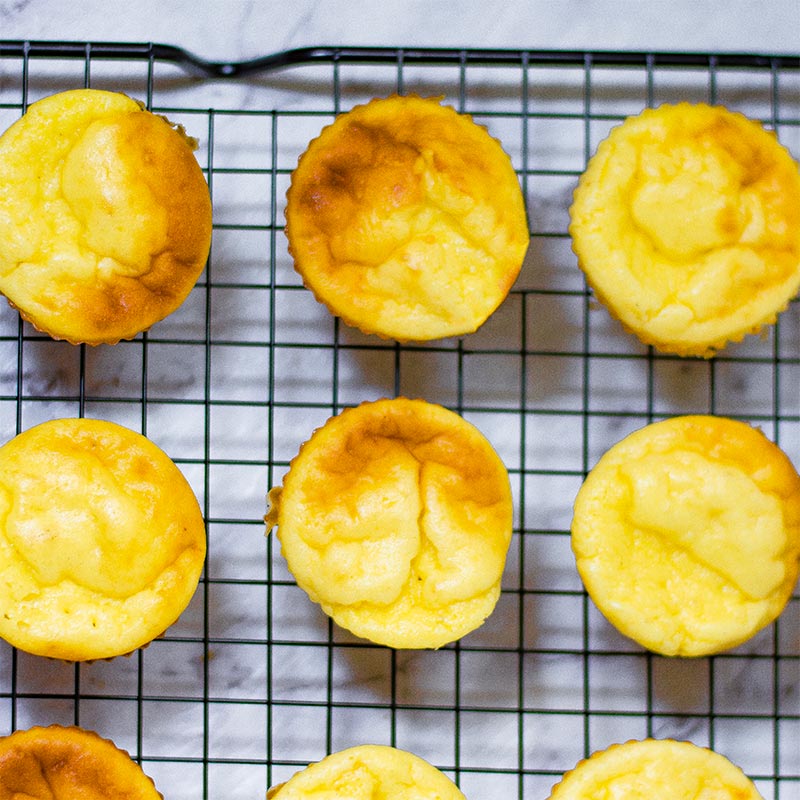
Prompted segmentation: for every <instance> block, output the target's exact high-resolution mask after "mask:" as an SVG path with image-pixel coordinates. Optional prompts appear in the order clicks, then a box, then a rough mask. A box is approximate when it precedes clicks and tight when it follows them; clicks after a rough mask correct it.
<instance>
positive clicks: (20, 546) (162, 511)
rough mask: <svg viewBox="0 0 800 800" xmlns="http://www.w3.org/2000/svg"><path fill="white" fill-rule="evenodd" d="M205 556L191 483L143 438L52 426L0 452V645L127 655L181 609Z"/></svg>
mask: <svg viewBox="0 0 800 800" xmlns="http://www.w3.org/2000/svg"><path fill="white" fill-rule="evenodd" d="M205 549H206V539H205V527H204V524H203V517H202V514H201V512H200V507H199V505H198V503H197V499H196V498H195V496H194V494H193V492H192V490H191V488H190V487H189V484H188V483H187V482H186V479H185V478H184V477H183V475H182V474H181V472H180V470H179V469H178V468H177V466H176V465H175V464H174V463H173V462H172V461H171V460H170V459H169V457H168V456H167V455H166V454H165V453H164V452H163V451H162V450H160V449H159V448H158V447H157V446H156V445H155V444H153V443H152V442H150V441H149V440H148V439H146V438H145V437H144V436H142V435H141V434H138V433H135V432H134V431H131V430H128V429H127V428H124V427H122V426H120V425H117V424H115V423H111V422H105V421H102V420H88V419H59V420H53V421H50V422H44V423H41V424H40V425H37V426H35V427H33V428H30V429H29V430H27V431H25V432H23V433H21V434H19V435H18V436H16V437H14V438H13V439H12V440H11V441H9V442H8V443H6V444H5V445H4V446H3V447H0V606H2V608H3V614H0V636H2V637H3V638H4V639H6V640H7V641H8V642H10V643H11V644H12V645H14V646H15V647H18V648H20V649H22V650H26V651H27V652H30V653H34V654H36V655H42V656H50V657H52V658H60V659H64V660H67V661H83V660H93V659H100V658H111V657H113V656H117V655H122V654H126V653H130V652H131V651H133V650H135V649H136V648H138V647H141V646H143V645H145V644H147V643H148V642H150V641H151V640H152V639H153V638H154V637H156V636H159V635H160V634H162V633H163V632H164V630H165V629H166V628H167V627H169V626H170V625H171V624H172V623H173V622H174V621H175V620H176V619H177V618H178V616H179V615H180V614H181V612H182V611H183V610H184V609H185V607H186V606H187V604H188V603H189V600H190V599H191V598H192V595H193V594H194V592H195V589H196V588H197V582H198V579H199V577H200V573H201V571H202V567H203V561H204V558H205Z"/></svg>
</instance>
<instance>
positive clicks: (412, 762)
mask: <svg viewBox="0 0 800 800" xmlns="http://www.w3.org/2000/svg"><path fill="white" fill-rule="evenodd" d="M312 797H314V798H316V797H325V798H326V800H337V799H338V798H341V800H399V798H402V800H464V795H463V794H462V793H461V792H460V791H459V789H458V787H457V786H456V785H455V784H454V783H453V782H452V781H451V780H450V778H448V777H447V776H446V775H445V774H444V773H443V772H441V771H440V770H438V769H437V768H436V767H434V766H433V765H432V764H429V763H428V762H427V761H425V760H424V759H422V758H420V757H419V756H416V755H414V754H413V753H409V752H407V751H405V750H399V749H397V748H396V747H389V746H388V745H376V744H365V745H357V746H356V747H350V748H348V749H347V750H340V751H339V752H338V753H333V754H332V755H329V756H327V757H326V758H323V759H322V761H318V762H316V763H315V764H310V765H309V766H308V767H306V768H305V769H304V770H302V771H300V772H298V773H296V774H295V775H293V776H292V777H291V778H290V779H289V780H288V781H286V783H282V784H279V785H278V786H274V787H273V788H272V789H270V790H269V792H267V798H268V800H303V799H304V798H312Z"/></svg>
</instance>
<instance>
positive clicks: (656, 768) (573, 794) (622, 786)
mask: <svg viewBox="0 0 800 800" xmlns="http://www.w3.org/2000/svg"><path fill="white" fill-rule="evenodd" d="M598 798H625V800H698V798H704V800H706V799H707V800H761V795H760V794H759V793H758V790H757V789H756V787H755V786H754V784H753V782H752V781H751V780H750V779H749V778H748V777H747V776H746V775H745V774H744V773H743V772H742V771H741V770H740V769H739V767H737V766H736V765H735V764H733V763H732V762H731V761H729V760H728V759H727V758H725V756H722V755H720V754H719V753H715V752H714V751H713V750H709V749H707V748H705V747H699V746H698V745H695V744H692V743H691V742H679V741H675V740H674V739H644V740H642V741H630V742H625V743H624V744H615V745H612V746H611V747H609V748H608V749H606V750H602V751H599V752H597V753H594V754H593V755H592V756H590V757H589V758H588V759H584V760H583V761H581V762H580V763H579V764H578V765H577V766H576V767H575V768H574V769H572V770H570V771H569V772H567V773H565V774H564V776H563V777H562V779H561V781H560V783H557V784H556V785H555V786H554V787H553V790H552V793H551V795H550V800H597V799H598Z"/></svg>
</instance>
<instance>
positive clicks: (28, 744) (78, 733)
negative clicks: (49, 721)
mask: <svg viewBox="0 0 800 800" xmlns="http://www.w3.org/2000/svg"><path fill="white" fill-rule="evenodd" d="M28 797H30V798H34V797H43V798H44V797H46V798H53V800H71V799H72V798H80V800H162V795H161V794H160V793H159V792H158V791H157V790H156V787H155V785H154V784H153V781H152V780H151V779H150V778H149V777H148V776H147V775H146V774H145V773H144V772H143V771H142V768H141V767H140V766H139V765H138V764H137V763H136V762H135V761H133V760H132V759H131V757H130V756H129V755H128V754H127V753H126V752H125V751H124V750H120V749H119V748H118V747H117V746H116V745H115V744H114V743H113V742H111V741H109V740H108V739H103V738H101V737H100V736H98V735H97V734H96V733H94V732H93V731H88V730H85V729H82V728H79V727H75V726H73V727H62V726H59V725H51V726H49V727H34V728H29V729H27V730H18V731H15V732H14V733H12V734H10V735H9V736H2V737H0V800H20V798H28Z"/></svg>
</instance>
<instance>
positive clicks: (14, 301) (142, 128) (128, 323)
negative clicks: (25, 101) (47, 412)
mask: <svg viewBox="0 0 800 800" xmlns="http://www.w3.org/2000/svg"><path fill="white" fill-rule="evenodd" d="M193 147H196V142H195V141H194V140H192V139H190V138H189V137H187V136H186V134H185V133H184V131H183V129H182V128H180V127H178V126H173V125H171V124H170V123H169V122H168V121H166V120H165V119H164V118H162V117H160V116H157V115H155V114H151V113H150V112H149V111H147V110H145V109H144V108H143V107H142V105H141V104H140V103H138V102H136V101H135V100H132V99H131V98H130V97H127V96H125V95H123V94H119V93H116V92H107V91H99V90H96V89H78V90H74V91H67V92H61V93H59V94H55V95H51V96H50V97H47V98H45V99H43V100H40V101H38V102H36V103H33V104H32V105H31V106H30V108H29V109H28V111H27V113H25V115H24V116H23V117H21V118H20V119H19V120H17V121H16V122H15V123H14V124H13V125H12V126H11V127H10V128H9V129H8V130H7V131H6V132H5V133H4V134H3V135H2V136H1V137H0V186H2V187H3V189H2V192H0V292H2V293H3V294H4V295H5V296H6V297H7V299H8V300H9V302H10V303H11V305H13V306H15V307H16V308H17V309H18V310H19V313H20V314H21V315H22V317H23V318H24V319H26V320H28V322H30V323H31V324H33V325H34V326H35V327H36V328H37V329H39V330H40V331H43V332H44V333H47V334H49V335H50V336H52V337H53V338H56V339H66V340H67V341H69V342H72V343H75V344H77V343H86V344H93V345H94V344H100V343H103V342H104V343H108V344H114V343H115V342H117V341H119V340H120V339H131V338H133V337H134V336H136V334H138V333H140V332H141V331H144V330H147V329H148V328H150V327H151V326H152V325H153V324H154V323H156V322H158V321H159V320H161V319H163V318H164V317H166V316H167V315H168V314H171V313H172V312H173V311H175V309H177V308H178V306H180V305H181V303H182V302H183V301H184V300H185V298H186V297H187V295H188V294H189V292H190V291H191V289H192V287H193V286H194V285H195V283H196V281H197V279H198V277H199V276H200V273H201V272H202V271H203V269H204V267H205V263H206V259H207V257H208V252H209V246H210V242H211V200H210V197H209V192H208V186H207V184H206V182H205V179H204V177H203V173H202V170H201V169H200V166H199V165H198V163H197V161H196V159H195V157H194V153H193V152H192V150H193Z"/></svg>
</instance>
